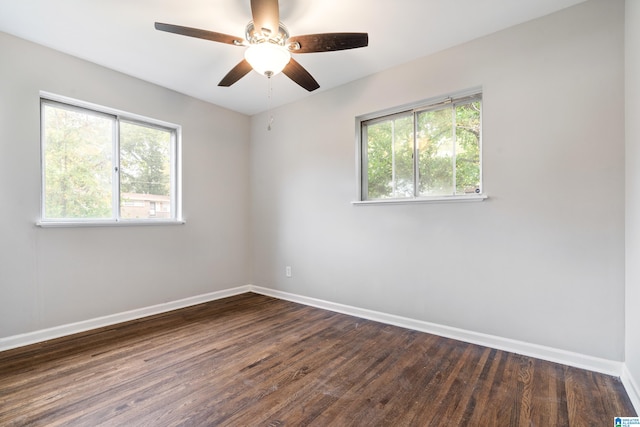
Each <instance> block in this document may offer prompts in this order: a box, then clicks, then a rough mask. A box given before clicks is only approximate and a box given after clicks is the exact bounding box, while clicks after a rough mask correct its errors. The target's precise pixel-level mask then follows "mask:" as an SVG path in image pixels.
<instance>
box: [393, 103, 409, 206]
mask: <svg viewBox="0 0 640 427" xmlns="http://www.w3.org/2000/svg"><path fill="white" fill-rule="evenodd" d="M393 147H394V160H395V171H394V172H395V188H394V192H393V197H413V195H414V194H413V116H406V117H402V118H399V119H396V120H394V144H393Z"/></svg>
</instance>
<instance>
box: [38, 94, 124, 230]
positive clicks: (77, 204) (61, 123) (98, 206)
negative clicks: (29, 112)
mask: <svg viewBox="0 0 640 427" xmlns="http://www.w3.org/2000/svg"><path fill="white" fill-rule="evenodd" d="M113 133H114V120H113V119H110V118H108V117H104V116H100V115H96V114H92V113H90V112H86V111H81V110H74V109H67V108H59V107H54V106H51V105H46V106H45V108H44V132H43V134H44V135H43V145H44V169H45V201H46V204H45V214H46V217H47V218H109V217H110V216H111V214H112V212H111V199H112V169H113V159H112V157H113V154H112V143H111V141H112V138H113Z"/></svg>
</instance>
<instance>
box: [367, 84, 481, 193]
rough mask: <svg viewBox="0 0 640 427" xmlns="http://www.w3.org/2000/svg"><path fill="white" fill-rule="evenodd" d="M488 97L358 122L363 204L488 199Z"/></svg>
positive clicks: (427, 105) (476, 95)
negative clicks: (484, 136) (485, 169)
mask: <svg viewBox="0 0 640 427" xmlns="http://www.w3.org/2000/svg"><path fill="white" fill-rule="evenodd" d="M481 118H482V94H481V93H479V92H474V93H471V94H467V95H463V96H458V97H455V98H452V97H447V98H445V99H442V100H439V101H436V102H430V103H427V102H425V103H421V104H419V105H417V106H412V107H407V108H404V109H399V110H398V111H390V112H389V111H388V112H385V113H383V114H376V115H371V116H369V117H362V118H359V119H358V124H359V128H360V129H359V131H360V132H359V134H360V138H359V143H358V145H359V152H360V160H361V167H360V200H362V201H385V200H386V201H392V200H396V201H405V200H425V201H427V200H441V199H476V200H477V199H482V198H484V197H485V196H483V195H482V164H481V158H482V156H481V141H482V127H481V122H482V120H481Z"/></svg>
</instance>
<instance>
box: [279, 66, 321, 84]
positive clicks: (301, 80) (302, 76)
mask: <svg viewBox="0 0 640 427" xmlns="http://www.w3.org/2000/svg"><path fill="white" fill-rule="evenodd" d="M282 72H283V73H284V74H285V75H286V76H287V77H289V78H290V79H291V80H293V81H294V82H296V83H297V84H299V85H300V86H302V87H303V88H305V89H306V90H308V91H309V92H313V91H314V90H316V89H318V88H319V87H320V85H319V84H318V82H317V81H316V79H314V78H313V77H312V76H311V74H309V72H308V71H307V70H305V69H304V67H303V66H302V65H300V63H298V62H297V61H296V60H295V59H293V58H291V59H290V60H289V63H288V64H287V65H286V66H285V67H284V70H282Z"/></svg>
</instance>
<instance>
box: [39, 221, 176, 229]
mask: <svg viewBox="0 0 640 427" xmlns="http://www.w3.org/2000/svg"><path fill="white" fill-rule="evenodd" d="M183 224H186V221H185V220H183V219H165V220H153V219H152V220H128V221H125V220H122V221H115V220H111V219H110V220H104V221H96V220H93V221H38V222H36V225H37V226H38V227H41V228H64V227H69V228H72V227H133V226H148V225H160V226H167V225H183Z"/></svg>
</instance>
